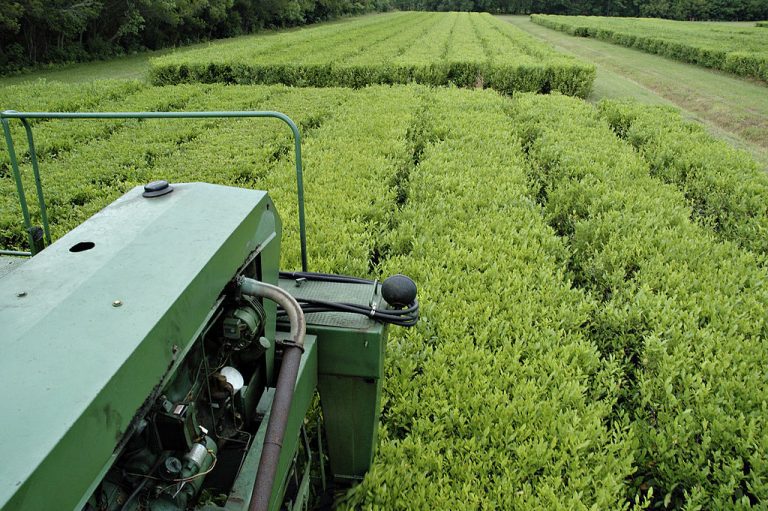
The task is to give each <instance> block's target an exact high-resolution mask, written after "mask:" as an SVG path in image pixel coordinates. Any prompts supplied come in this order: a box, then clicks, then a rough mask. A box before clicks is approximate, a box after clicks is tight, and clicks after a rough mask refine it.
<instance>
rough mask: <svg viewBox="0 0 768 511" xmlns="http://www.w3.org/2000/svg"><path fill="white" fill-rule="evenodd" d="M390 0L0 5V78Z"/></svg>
mask: <svg viewBox="0 0 768 511" xmlns="http://www.w3.org/2000/svg"><path fill="white" fill-rule="evenodd" d="M390 2H391V0H0V73H2V72H6V73H7V72H9V71H14V70H17V69H21V68H24V67H28V66H34V65H36V64H40V63H51V62H73V61H84V60H91V59H97V58H106V57H111V56H115V55H120V54H124V53H130V52H134V51H140V50H146V49H158V48H165V47H169V46H177V45H182V44H188V43H192V42H196V41H202V40H206V39H213V38H220V37H231V36H236V35H241V34H247V33H251V32H255V31H257V30H259V29H262V28H271V27H290V26H296V25H302V24H305V23H315V22H318V21H324V20H328V19H332V18H336V17H339V16H344V15H348V14H362V13H365V12H370V11H375V10H387V9H389V8H390V7H391V3H390Z"/></svg>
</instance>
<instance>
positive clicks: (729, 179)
mask: <svg viewBox="0 0 768 511" xmlns="http://www.w3.org/2000/svg"><path fill="white" fill-rule="evenodd" d="M599 111H600V115H601V116H602V117H603V118H605V119H606V120H607V121H608V123H609V124H610V125H611V127H612V128H613V129H614V131H615V132H617V133H618V134H619V136H621V137H622V138H624V139H626V140H627V141H628V142H630V143H631V144H632V145H633V146H634V147H636V148H637V149H638V150H639V151H640V154H641V155H642V156H643V157H644V158H645V160H646V161H647V162H648V164H649V168H650V172H651V175H653V176H656V177H659V178H660V179H662V180H664V181H666V182H669V183H672V184H674V185H676V186H677V187H678V188H679V189H680V190H681V191H682V192H683V194H684V195H685V196H686V198H688V200H689V201H690V203H691V207H692V209H693V213H694V215H695V216H696V217H697V218H698V219H699V220H700V221H701V223H703V224H704V225H706V226H708V227H710V228H712V229H713V230H714V231H715V232H716V233H717V234H718V235H719V236H721V237H722V239H726V240H730V241H733V242H735V243H738V244H740V245H742V246H743V247H745V248H748V249H750V250H754V251H755V252H757V253H760V254H767V253H768V176H767V175H766V174H765V171H764V170H763V169H762V168H761V167H760V166H759V165H758V164H757V163H756V162H755V161H754V160H753V159H752V158H751V157H750V156H749V155H748V154H746V153H744V152H741V151H737V150H735V149H733V148H732V147H730V146H729V145H727V144H726V143H724V142H721V141H718V140H715V139H714V138H713V137H712V136H711V135H709V134H708V133H707V132H706V130H705V129H704V128H703V127H702V126H700V125H698V124H693V123H690V122H685V121H684V120H683V119H682V117H681V116H680V114H679V113H678V112H677V111H676V110H673V109H666V108H658V107H657V108H649V107H646V106H641V105H638V104H637V103H633V102H619V101H604V102H602V103H601V104H600V106H599Z"/></svg>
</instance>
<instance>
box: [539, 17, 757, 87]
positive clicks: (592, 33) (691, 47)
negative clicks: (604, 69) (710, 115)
mask: <svg viewBox="0 0 768 511" xmlns="http://www.w3.org/2000/svg"><path fill="white" fill-rule="evenodd" d="M531 20H532V21H533V22H534V23H538V24H539V25H543V26H545V27H549V28H553V29H555V30H560V31H563V32H567V33H569V34H571V35H576V36H582V37H594V38H596V39H601V40H603V41H608V42H610V43H615V44H620V45H622V46H628V47H630V48H637V49H639V50H643V51H646V52H648V53H655V54H658V55H663V56H665V57H670V58H673V59H677V60H682V61H684V62H690V63H692V64H698V65H700V66H705V67H711V68H715V69H719V70H721V71H727V72H729V73H734V74H737V75H739V76H745V77H749V78H756V79H759V80H763V81H768V53H767V52H766V48H768V32H766V31H765V30H762V28H759V26H758V27H734V26H729V25H718V24H715V23H700V22H691V21H672V20H659V19H643V18H605V17H600V16H554V15H542V14H534V15H532V16H531Z"/></svg>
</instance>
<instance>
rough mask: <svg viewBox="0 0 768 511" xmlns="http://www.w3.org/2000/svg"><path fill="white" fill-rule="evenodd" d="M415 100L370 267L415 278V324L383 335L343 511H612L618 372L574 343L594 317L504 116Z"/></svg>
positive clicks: (628, 460)
mask: <svg viewBox="0 0 768 511" xmlns="http://www.w3.org/2000/svg"><path fill="white" fill-rule="evenodd" d="M426 99H428V103H427V105H428V106H427V107H426V111H425V112H422V113H420V116H421V117H422V119H423V120H422V122H420V123H419V125H420V126H422V127H421V129H420V130H419V132H420V133H424V136H423V138H424V139H425V140H426V141H427V143H426V144H425V145H424V147H423V148H422V149H421V152H420V153H419V157H418V158H417V159H416V162H417V163H416V164H415V165H414V166H413V167H412V168H411V170H410V173H409V179H408V187H407V188H408V194H407V197H408V198H407V202H406V204H405V205H404V207H403V209H402V211H401V212H400V213H399V214H398V215H396V217H395V218H396V221H397V223H396V225H394V226H393V227H392V229H391V230H390V231H389V233H388V235H387V236H385V237H384V244H385V247H386V248H385V252H386V253H387V258H386V261H385V263H384V264H383V265H382V266H383V267H382V270H383V274H384V275H386V274H389V273H392V272H396V271H404V272H405V273H407V274H409V275H412V276H413V277H414V278H415V279H416V281H417V282H418V283H419V285H420V286H421V287H420V289H421V291H420V294H421V303H422V304H423V308H424V309H423V310H424V314H425V316H424V318H423V319H422V321H421V323H420V324H419V325H418V327H417V329H416V330H415V331H403V330H399V329H395V330H393V331H392V335H391V337H390V342H389V347H388V359H387V364H386V365H387V380H386V384H385V401H384V409H385V412H384V417H383V426H382V430H381V432H382V434H381V437H382V439H381V445H380V448H379V453H378V455H377V457H376V459H375V461H374V466H373V469H372V471H371V472H370V473H369V474H368V475H367V476H366V478H365V480H364V481H363V483H362V484H360V485H359V486H357V487H356V488H354V489H353V490H352V492H351V494H350V495H349V496H348V500H347V502H346V505H345V506H344V507H348V508H350V509H361V508H362V509H388V510H396V509H397V510H405V509H456V510H464V509H466V510H470V509H573V510H580V509H583V510H587V509H622V508H624V507H625V506H626V505H627V502H626V490H625V483H624V481H625V479H626V478H627V477H628V476H629V475H630V474H631V473H632V471H633V468H632V454H631V452H632V449H633V445H634V444H633V442H634V440H633V437H632V434H631V432H630V431H628V425H627V424H622V423H621V421H618V420H617V421H614V422H613V424H609V422H610V421H609V418H610V417H611V416H612V410H613V406H614V405H615V404H616V400H617V396H618V389H619V387H618V384H619V382H618V380H617V378H616V374H617V370H618V367H617V366H616V364H615V363H613V362H611V361H608V360H601V358H600V356H599V354H598V352H597V350H596V349H595V347H594V345H592V344H591V343H590V342H589V340H588V339H586V338H585V335H584V331H583V325H584V324H586V323H588V322H589V318H590V315H591V312H592V308H593V305H594V304H593V303H592V302H591V300H589V299H586V297H585V296H584V295H583V294H582V293H580V292H578V291H575V290H573V289H571V288H570V285H569V282H568V280H567V278H566V275H565V273H564V269H563V263H564V261H566V260H567V251H566V247H565V246H564V244H563V243H562V242H561V240H559V239H558V238H557V236H556V235H555V233H554V232H553V231H552V229H551V228H550V227H549V226H547V225H546V223H545V222H544V218H543V217H542V215H541V210H540V208H539V206H538V205H537V204H536V202H535V201H534V200H533V198H532V197H531V196H530V194H529V187H528V183H527V170H526V167H527V164H526V161H525V157H524V154H523V152H522V150H521V144H520V141H519V140H518V139H517V138H516V137H515V136H514V135H511V134H510V131H509V122H510V119H509V117H508V116H507V115H506V114H505V112H504V110H505V108H506V107H507V105H508V102H507V100H505V99H503V98H501V97H498V96H494V95H490V94H487V93H483V94H478V93H474V94H472V93H467V92H465V91H450V92H445V93H439V94H436V93H430V94H429V95H428V96H427V98H426Z"/></svg>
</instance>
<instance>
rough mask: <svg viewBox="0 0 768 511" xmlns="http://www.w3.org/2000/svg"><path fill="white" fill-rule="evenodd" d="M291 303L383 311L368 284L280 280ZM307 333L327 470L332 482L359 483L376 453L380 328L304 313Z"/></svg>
mask: <svg viewBox="0 0 768 511" xmlns="http://www.w3.org/2000/svg"><path fill="white" fill-rule="evenodd" d="M280 287H282V288H283V289H285V290H287V291H289V292H290V293H291V294H292V295H293V296H294V297H296V298H297V299H301V298H314V299H318V300H327V301H334V302H346V303H355V304H363V305H368V304H369V303H370V302H371V300H372V299H373V300H374V302H375V303H376V306H377V308H380V309H381V308H384V307H386V302H384V301H383V300H382V298H381V296H380V295H378V294H374V292H373V291H374V289H373V286H372V285H370V284H347V283H337V282H317V281H306V282H301V283H299V284H297V283H296V282H295V281H293V280H288V279H280ZM307 332H308V333H311V334H313V335H316V336H317V338H318V373H319V374H318V390H319V391H320V402H321V405H322V409H323V423H324V426H325V430H326V433H327V439H328V454H329V458H330V463H331V472H332V473H333V475H334V477H335V478H336V479H337V480H359V479H361V478H362V477H363V476H364V475H365V473H366V472H367V471H368V469H369V468H370V466H371V463H372V461H373V455H374V452H375V450H376V438H377V429H378V424H379V414H380V411H381V384H382V378H383V377H384V351H385V347H386V325H383V324H381V323H377V322H375V321H372V320H371V319H369V318H367V317H364V316H360V315H357V314H346V313H339V312H330V313H329V312H324V313H312V314H307Z"/></svg>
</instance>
